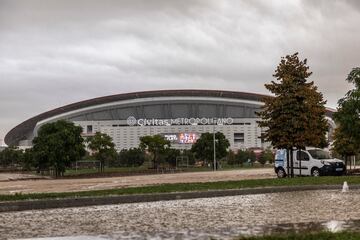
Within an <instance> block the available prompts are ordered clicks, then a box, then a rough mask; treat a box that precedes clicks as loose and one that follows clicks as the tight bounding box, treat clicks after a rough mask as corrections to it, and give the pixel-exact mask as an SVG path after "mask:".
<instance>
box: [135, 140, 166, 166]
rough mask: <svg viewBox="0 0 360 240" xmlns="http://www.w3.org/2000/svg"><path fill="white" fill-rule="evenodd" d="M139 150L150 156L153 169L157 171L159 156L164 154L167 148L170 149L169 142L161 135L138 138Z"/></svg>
mask: <svg viewBox="0 0 360 240" xmlns="http://www.w3.org/2000/svg"><path fill="white" fill-rule="evenodd" d="M140 148H141V149H142V150H146V151H148V152H149V153H151V154H152V156H153V167H154V169H157V168H158V167H159V159H160V155H161V154H164V153H165V150H166V149H167V148H170V141H168V140H166V139H165V138H164V137H163V136H161V135H154V136H143V137H141V138H140Z"/></svg>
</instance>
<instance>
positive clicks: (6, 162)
mask: <svg viewBox="0 0 360 240" xmlns="http://www.w3.org/2000/svg"><path fill="white" fill-rule="evenodd" d="M22 160H23V151H22V150H19V149H17V148H16V147H8V148H5V149H4V150H3V151H1V152H0V166H1V167H3V168H7V167H16V166H19V165H21V164H22Z"/></svg>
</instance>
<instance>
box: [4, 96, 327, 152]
mask: <svg viewBox="0 0 360 240" xmlns="http://www.w3.org/2000/svg"><path fill="white" fill-rule="evenodd" d="M181 96H184V97H214V98H230V99H242V100H249V101H256V102H261V100H262V98H264V97H266V95H262V94H255V93H247V92H234V91H222V90H157V91H144V92H133V93H123V94H116V95H110V96H104V97H98V98H93V99H89V100H85V101H80V102H76V103H73V104H69V105H66V106H63V107H59V108H56V109H53V110H51V111H47V112H44V113H41V114H39V115H37V116H35V117H32V118H30V119H28V120H26V121H24V122H22V123H21V124H19V125H17V126H16V127H14V128H13V129H12V130H10V131H9V132H8V133H7V134H6V136H5V143H6V144H7V145H9V146H11V145H17V143H18V142H19V141H21V140H26V139H27V136H28V134H29V133H30V132H32V131H33V129H34V128H35V126H36V124H37V123H38V122H40V121H42V120H45V119H48V118H51V117H54V116H57V115H60V114H64V113H68V112H71V111H75V110H79V109H82V108H86V107H91V106H96V105H101V104H106V103H111V102H117V101H124V100H131V99H140V98H152V97H181ZM332 112H333V111H332V110H328V113H327V115H329V116H331V115H332Z"/></svg>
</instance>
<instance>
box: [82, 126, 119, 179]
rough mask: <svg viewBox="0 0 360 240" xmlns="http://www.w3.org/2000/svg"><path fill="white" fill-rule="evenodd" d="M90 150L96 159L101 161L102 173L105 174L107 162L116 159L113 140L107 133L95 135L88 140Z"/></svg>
mask: <svg viewBox="0 0 360 240" xmlns="http://www.w3.org/2000/svg"><path fill="white" fill-rule="evenodd" d="M86 142H87V143H88V148H89V149H90V150H91V151H93V152H94V154H93V155H94V157H95V158H96V159H97V160H99V161H100V163H101V166H100V171H101V172H103V171H104V168H105V162H110V161H113V160H114V159H116V150H115V144H114V143H113V141H112V138H111V137H110V136H109V135H107V134H106V133H100V132H97V133H95V135H94V136H90V137H88V138H87V140H86Z"/></svg>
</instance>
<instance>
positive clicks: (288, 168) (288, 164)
mask: <svg viewBox="0 0 360 240" xmlns="http://www.w3.org/2000/svg"><path fill="white" fill-rule="evenodd" d="M289 151H290V149H286V168H287V177H288V178H289V177H290V176H291V175H290V161H289V158H290V154H289Z"/></svg>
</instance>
